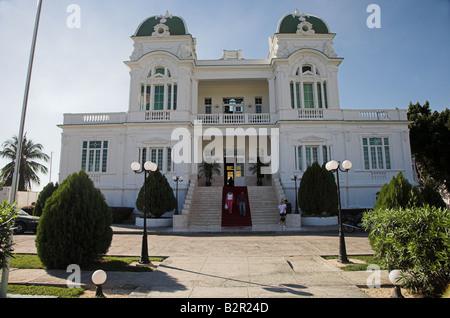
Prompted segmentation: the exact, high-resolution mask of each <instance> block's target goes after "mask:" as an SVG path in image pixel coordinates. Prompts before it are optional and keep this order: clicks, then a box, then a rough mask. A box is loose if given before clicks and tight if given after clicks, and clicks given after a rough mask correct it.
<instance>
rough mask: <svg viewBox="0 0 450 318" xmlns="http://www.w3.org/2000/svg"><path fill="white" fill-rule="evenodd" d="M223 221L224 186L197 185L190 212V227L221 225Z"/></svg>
mask: <svg viewBox="0 0 450 318" xmlns="http://www.w3.org/2000/svg"><path fill="white" fill-rule="evenodd" d="M221 223H222V187H221V186H211V187H201V186H197V187H196V188H195V191H194V195H193V198H192V203H191V208H190V212H189V222H188V226H189V227H197V226H198V227H220V226H221Z"/></svg>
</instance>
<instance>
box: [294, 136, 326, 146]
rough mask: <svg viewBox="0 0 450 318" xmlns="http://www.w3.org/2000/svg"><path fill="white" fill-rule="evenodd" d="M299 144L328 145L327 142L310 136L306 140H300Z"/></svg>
mask: <svg viewBox="0 0 450 318" xmlns="http://www.w3.org/2000/svg"><path fill="white" fill-rule="evenodd" d="M298 141H299V143H303V144H317V143H326V142H327V140H326V139H323V138H320V137H317V136H308V137H305V138H301V139H299V140H298Z"/></svg>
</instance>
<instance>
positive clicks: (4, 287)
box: [0, 0, 42, 298]
mask: <svg viewBox="0 0 450 318" xmlns="http://www.w3.org/2000/svg"><path fill="white" fill-rule="evenodd" d="M41 11H42V0H38V3H37V10H36V18H35V20H34V31H33V38H32V41H31V50H30V57H29V60H28V71H27V79H26V83H25V92H24V94H23V104H22V114H21V117H20V126H19V135H18V136H17V149H16V159H15V162H14V173H13V178H12V184H11V193H10V198H9V202H10V203H11V204H13V203H14V202H16V196H17V188H18V185H19V170H20V169H19V167H20V162H21V158H22V143H23V134H24V126H25V119H26V114H27V107H28V95H29V92H30V84H31V75H32V70H33V63H34V54H35V50H36V42H37V35H38V30H39V22H40V19H41ZM11 239H12V238H11V237H9V238H8V240H11ZM9 267H10V257H9V256H7V257H6V260H5V267H4V268H3V269H2V274H1V281H0V298H6V297H7V292H8V280H9Z"/></svg>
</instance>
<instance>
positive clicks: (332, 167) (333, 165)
mask: <svg viewBox="0 0 450 318" xmlns="http://www.w3.org/2000/svg"><path fill="white" fill-rule="evenodd" d="M340 166H341V163H340V162H337V161H336V160H331V161H329V162H327V164H326V165H325V168H326V169H327V170H328V171H331V172H333V173H334V172H336V183H337V196H338V212H339V258H338V262H340V263H349V261H348V258H347V252H346V250H345V238H344V231H343V230H342V213H341V191H340V185H339V170H340V171H342V172H348V171H349V170H350V169H351V168H352V163H351V161H350V160H345V161H344V162H343V163H342V168H341V167H340Z"/></svg>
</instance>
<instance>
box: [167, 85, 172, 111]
mask: <svg viewBox="0 0 450 318" xmlns="http://www.w3.org/2000/svg"><path fill="white" fill-rule="evenodd" d="M171 108H172V85H169V86H168V87H167V109H168V110H170V109H171Z"/></svg>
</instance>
